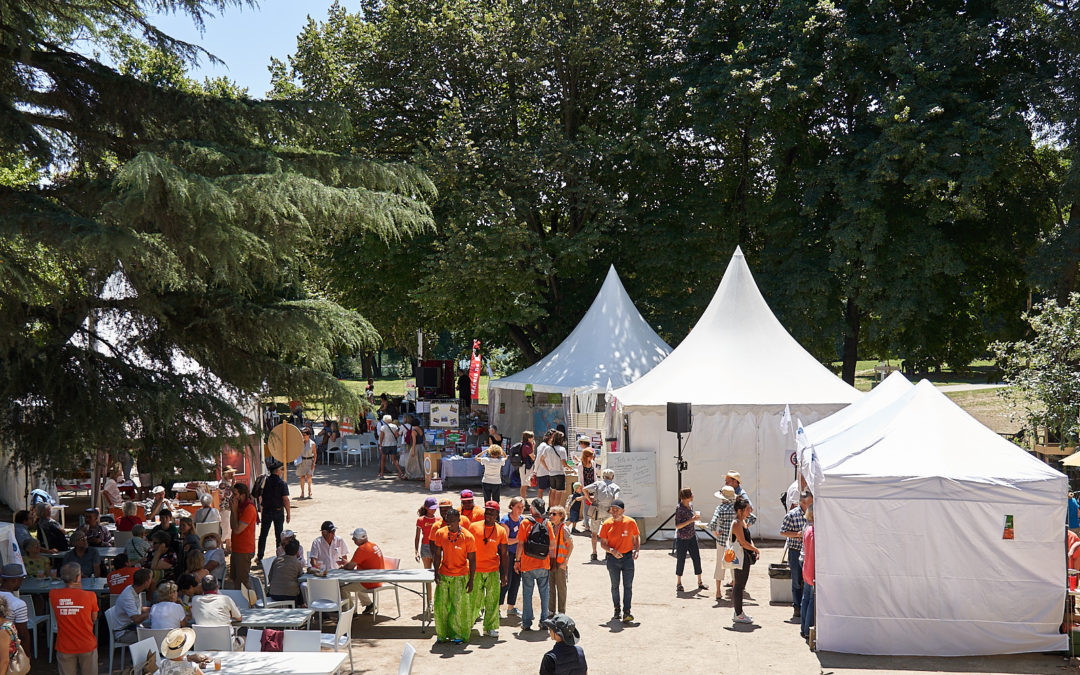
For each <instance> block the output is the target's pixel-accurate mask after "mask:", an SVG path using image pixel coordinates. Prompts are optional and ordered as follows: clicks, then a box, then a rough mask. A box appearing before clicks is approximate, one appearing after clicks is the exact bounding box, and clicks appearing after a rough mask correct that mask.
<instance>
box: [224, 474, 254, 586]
mask: <svg viewBox="0 0 1080 675" xmlns="http://www.w3.org/2000/svg"><path fill="white" fill-rule="evenodd" d="M230 513H232V517H231V519H232V555H231V556H230V558H231V560H230V561H229V562H230V563H231V564H230V569H229V574H230V575H231V576H230V578H231V579H232V582H233V584H234V586H233V588H240V586H241V584H243V585H245V586H246V585H247V583H248V573H249V572H250V571H251V558H252V557H253V556H254V555H255V521H256V520H257V519H258V512H257V511H256V510H255V502H254V501H252V499H251V492H250V491H249V490H248V486H247V485H246V484H244V483H237V484H236V485H234V486H233V503H232V510H231V512H230Z"/></svg>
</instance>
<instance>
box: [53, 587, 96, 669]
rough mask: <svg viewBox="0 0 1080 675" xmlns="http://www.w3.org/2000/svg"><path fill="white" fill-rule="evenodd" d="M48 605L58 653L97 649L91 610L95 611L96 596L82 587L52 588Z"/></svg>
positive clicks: (82, 652) (74, 652)
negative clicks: (55, 630)
mask: <svg viewBox="0 0 1080 675" xmlns="http://www.w3.org/2000/svg"><path fill="white" fill-rule="evenodd" d="M49 604H51V605H52V608H53V615H54V616H55V617H56V627H57V634H56V651H58V652H60V653H61V654H85V653H87V652H92V651H94V650H95V649H97V646H98V643H97V637H95V636H94V617H93V613H94V612H96V611H98V602H97V596H96V595H95V594H93V593H91V592H90V591H84V590H82V589H81V588H67V587H64V588H54V589H53V590H51V591H49Z"/></svg>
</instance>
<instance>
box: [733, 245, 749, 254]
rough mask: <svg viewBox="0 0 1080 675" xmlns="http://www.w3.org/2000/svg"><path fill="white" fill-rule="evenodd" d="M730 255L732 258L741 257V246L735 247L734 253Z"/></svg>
mask: <svg viewBox="0 0 1080 675" xmlns="http://www.w3.org/2000/svg"><path fill="white" fill-rule="evenodd" d="M731 255H732V257H738V256H743V252H742V246H736V247H735V252H734V253H732V254H731ZM743 257H746V256H743Z"/></svg>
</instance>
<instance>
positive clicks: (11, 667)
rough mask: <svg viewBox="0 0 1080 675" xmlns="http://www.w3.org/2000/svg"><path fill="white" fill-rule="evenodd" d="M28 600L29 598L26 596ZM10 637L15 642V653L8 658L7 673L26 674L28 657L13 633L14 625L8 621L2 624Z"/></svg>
mask: <svg viewBox="0 0 1080 675" xmlns="http://www.w3.org/2000/svg"><path fill="white" fill-rule="evenodd" d="M28 600H29V598H28ZM4 629H5V630H7V632H8V634H9V635H10V636H11V639H12V640H13V641H14V642H15V654H14V655H13V656H12V657H11V658H10V659H9V660H8V669H7V672H8V675H26V673H29V672H30V658H29V657H28V656H27V655H26V652H25V651H23V648H22V644H20V643H19V636H18V635H17V634H16V633H15V627H14V626H12V625H11V624H10V623H8V624H5V625H4Z"/></svg>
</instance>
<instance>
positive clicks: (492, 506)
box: [484, 499, 499, 511]
mask: <svg viewBox="0 0 1080 675" xmlns="http://www.w3.org/2000/svg"><path fill="white" fill-rule="evenodd" d="M484 508H485V509H495V510H496V511H498V510H499V502H497V501H495V500H494V499H491V500H489V501H486V502H484Z"/></svg>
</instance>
